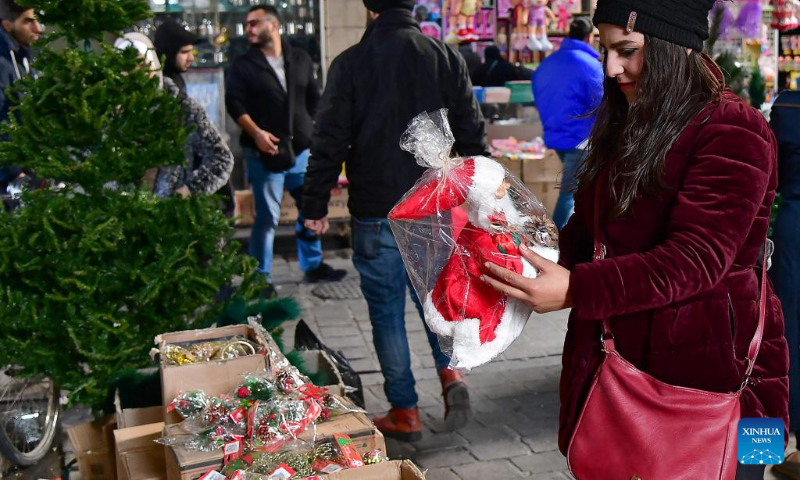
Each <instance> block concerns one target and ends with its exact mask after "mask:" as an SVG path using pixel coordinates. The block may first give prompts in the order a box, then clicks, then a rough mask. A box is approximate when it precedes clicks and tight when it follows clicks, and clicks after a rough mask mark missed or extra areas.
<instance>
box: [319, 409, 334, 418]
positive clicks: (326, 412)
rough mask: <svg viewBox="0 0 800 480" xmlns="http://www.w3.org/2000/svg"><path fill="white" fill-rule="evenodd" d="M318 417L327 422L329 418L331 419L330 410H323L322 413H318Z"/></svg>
mask: <svg viewBox="0 0 800 480" xmlns="http://www.w3.org/2000/svg"><path fill="white" fill-rule="evenodd" d="M319 416H320V417H321V418H322V419H323V420H328V419H329V418H331V411H330V410H327V409H326V410H323V411H322V413H320V414H319Z"/></svg>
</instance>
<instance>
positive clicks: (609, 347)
mask: <svg viewBox="0 0 800 480" xmlns="http://www.w3.org/2000/svg"><path fill="white" fill-rule="evenodd" d="M608 170H609V168H608V166H606V167H604V168H603V169H602V170H601V172H600V174H599V175H598V177H597V182H596V183H595V192H594V205H593V208H594V220H593V222H594V254H593V255H592V261H593V262H599V261H602V260H605V259H606V257H607V256H608V248H607V247H606V244H605V242H604V235H603V231H602V229H601V227H600V203H601V201H602V200H603V196H602V194H603V192H604V191H605V188H604V187H605V186H606V185H607V182H608ZM766 316H767V242H766V241H764V254H763V264H762V265H761V293H760V297H759V302H758V326H757V327H756V331H755V334H754V335H753V339H752V340H751V341H750V347H749V348H748V350H747V358H746V360H747V370H746V372H745V377H744V380H742V384H741V387H740V388H739V391H741V390H743V389H744V388H745V387H746V386H747V383H748V381H749V380H750V375H752V373H753V368H754V367H755V364H756V358H757V357H758V352H759V350H760V349H761V339H762V337H763V336H764V321H765V319H766ZM600 339H601V341H602V342H603V350H604V351H606V352H614V351H615V350H616V346H615V344H614V335H613V333H611V321H610V319H609V318H608V317H606V318H604V319H603V333H602V335H601V336H600Z"/></svg>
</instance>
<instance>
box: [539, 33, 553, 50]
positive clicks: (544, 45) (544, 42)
mask: <svg viewBox="0 0 800 480" xmlns="http://www.w3.org/2000/svg"><path fill="white" fill-rule="evenodd" d="M539 43H541V44H542V51H543V52H549V51H551V50H552V49H553V44H552V43H550V40H548V38H547V35H544V36H542V38H540V39H539Z"/></svg>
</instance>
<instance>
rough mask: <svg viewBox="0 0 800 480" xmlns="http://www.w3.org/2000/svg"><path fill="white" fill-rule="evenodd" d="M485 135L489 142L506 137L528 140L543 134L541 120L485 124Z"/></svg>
mask: <svg viewBox="0 0 800 480" xmlns="http://www.w3.org/2000/svg"><path fill="white" fill-rule="evenodd" d="M486 136H487V138H488V140H489V143H490V144H491V143H492V140H497V139H506V138H508V137H514V138H516V139H517V140H520V141H526V142H530V141H531V140H533V139H534V138H536V137H541V136H544V130H543V129H542V124H541V122H536V123H519V124H516V125H499V124H496V123H487V124H486Z"/></svg>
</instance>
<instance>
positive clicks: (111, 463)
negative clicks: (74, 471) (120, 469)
mask: <svg viewBox="0 0 800 480" xmlns="http://www.w3.org/2000/svg"><path fill="white" fill-rule="evenodd" d="M116 425H117V422H116V419H115V417H114V416H113V415H110V416H108V417H106V418H104V419H103V420H99V421H93V422H87V423H82V424H80V425H75V426H74V427H71V428H70V429H68V430H67V435H68V436H69V440H70V442H72V448H73V449H74V450H75V456H76V457H77V459H78V469H79V470H80V472H81V478H82V479H85V480H106V479H109V478H114V477H115V476H116V471H117V467H116V465H115V463H116V462H115V459H114V433H113V432H114V429H115V427H116Z"/></svg>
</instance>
